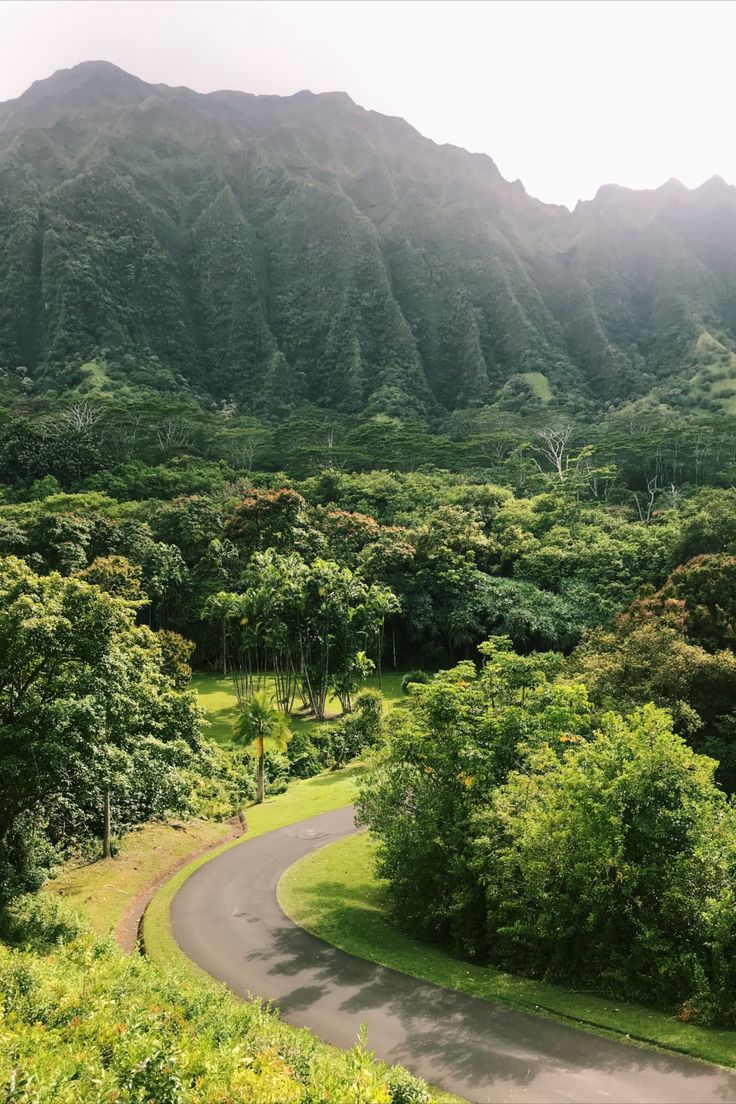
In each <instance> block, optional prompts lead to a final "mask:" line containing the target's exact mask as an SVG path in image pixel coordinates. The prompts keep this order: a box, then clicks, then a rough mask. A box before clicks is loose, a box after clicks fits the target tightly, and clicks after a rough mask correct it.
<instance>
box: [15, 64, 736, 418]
mask: <svg viewBox="0 0 736 1104" xmlns="http://www.w3.org/2000/svg"><path fill="white" fill-rule="evenodd" d="M0 288H1V290H2V294H1V295H0V369H3V370H4V371H5V372H6V379H7V380H8V381H9V386H10V387H11V388H12V387H14V386H18V384H19V381H20V382H21V383H22V384H23V386H24V387H25V389H26V391H27V390H28V389H30V390H32V391H33V392H34V393H40V394H44V393H48V394H53V393H61V392H64V391H67V390H70V389H73V388H75V387H77V386H78V385H79V384H80V382H81V381H82V380H83V378H84V377H83V374H82V373H81V372H80V368H81V366H82V365H83V364H85V363H87V362H89V361H90V360H92V359H93V358H95V357H99V358H102V359H104V360H105V361H106V362H107V363H108V364H109V365H110V370H111V372H112V374H113V375H114V376H115V377H116V378H118V379H121V380H125V379H136V380H137V381H139V382H140V381H147V382H148V383H149V384H150V386H152V387H155V388H159V389H164V390H167V389H172V390H184V391H185V390H187V389H189V390H190V391H191V392H193V393H194V394H195V395H199V396H203V397H205V398H206V399H208V400H214V401H222V400H234V401H235V402H236V403H237V404H238V406H239V408H240V409H242V410H243V411H244V412H253V413H255V414H264V413H265V414H273V413H276V414H278V413H280V412H282V411H288V410H289V409H291V408H292V407H293V406H295V405H297V404H299V403H301V402H304V401H308V402H311V403H314V404H316V405H318V406H324V407H327V408H330V409H335V410H340V411H343V412H345V413H363V412H366V413H389V414H399V415H400V416H402V417H406V416H411V415H412V414H416V415H422V414H427V413H441V412H442V411H453V410H457V409H463V408H466V407H468V406H480V405H483V404H489V403H493V402H495V401H497V400H498V399H499V398H503V397H504V396H506V397H507V396H508V395H509V394H510V393H512V394H513V393H516V394H518V395H519V396H520V400H519V401H524V398H525V396H526V397H528V398H529V401H533V402H537V403H542V404H544V403H546V402H550V401H556V402H564V401H565V400H566V399H567V398H568V397H572V398H573V399H574V401H575V402H578V403H580V402H582V403H586V404H588V406H589V407H590V408H596V407H603V406H605V405H607V404H614V405H620V404H622V403H625V402H629V401H632V400H637V399H639V398H641V397H642V396H645V395H648V394H650V393H651V394H654V395H657V396H661V400H662V401H664V402H667V403H673V404H674V405H685V406H687V404H688V403H692V402H698V401H700V400H701V399H705V401H706V402H710V403H711V404H713V403H715V404H716V406H718V404H719V402H720V400H719V398H718V396H719V395H720V393H721V391H723V387H721V388H715V389H713V388H711V389H710V392H709V394H708V395H707V396H703V394H702V390H701V389H700V387H699V385H698V381H699V380H700V381H701V382H702V371H703V355H704V353H703V340H706V341H712V342H714V343H715V344H716V345H717V346H718V347H719V348H720V349H721V350H723V352H722V354H719V355H722V357H723V358H725V360H724V363H725V361H729V364H730V360H729V358H730V357H731V356H732V355H733V353H734V351H735V350H736V294H735V293H736V189H734V188H733V187H731V186H729V185H727V184H726V183H725V182H724V181H722V180H720V178H717V177H714V178H713V179H712V180H710V181H708V182H707V183H706V184H704V185H702V186H701V187H700V188H697V189H694V190H692V191H690V190H688V189H686V188H684V186H683V185H681V184H679V183H678V182H677V181H670V182H668V183H667V184H665V185H663V186H662V187H661V188H658V189H656V190H652V191H639V192H637V191H633V190H630V189H625V188H620V187H617V186H615V185H606V186H604V187H602V188H601V189H600V190H599V191H598V193H597V195H596V196H595V198H594V199H592V200H590V201H586V202H581V203H579V204H578V205H577V206H576V208H575V210H574V211H572V212H570V211H568V210H567V209H566V208H563V207H557V206H553V205H548V204H544V203H541V202H540V201H538V200H536V199H534V198H532V197H531V196H529V195H527V194H526V192H525V191H524V189H523V186H522V185H521V184H520V182H518V181H515V182H513V183H509V182H508V181H506V180H504V178H503V177H502V176H501V174H500V173H499V171H498V169H497V167H496V166H495V164H494V163H493V161H492V160H491V159H490V158H489V157H487V156H485V155H481V154H471V153H468V152H466V151H465V150H462V149H459V148H457V147H454V146H447V145H446V146H439V145H437V144H435V143H434V142H432V141H430V140H428V139H425V138H423V137H422V136H421V135H420V134H418V133H417V131H415V130H414V129H413V128H412V127H411V126H409V125H408V124H407V123H406V122H404V121H403V120H402V119H399V118H394V117H388V116H383V115H380V114H378V113H377V112H373V111H366V110H364V109H363V108H361V107H359V106H357V105H356V104H355V103H353V101H352V100H351V99H350V97H349V96H347V95H346V94H345V93H343V92H334V93H325V94H319V95H315V94H313V93H311V92H300V93H297V94H296V95H294V96H290V97H277V96H253V95H250V94H248V93H243V92H231V91H222V92H214V93H209V94H198V93H195V92H192V91H190V90H189V89H186V88H170V87H167V86H165V85H153V84H147V83H146V82H144V81H141V80H139V79H138V78H137V77H134V76H131V75H130V74H128V73H125V72H123V71H122V70H120V69H118V68H117V67H115V66H113V65H111V64H109V63H106V62H86V63H83V64H82V65H78V66H76V67H75V68H73V69H70V70H63V71H60V72H58V73H55V74H54V75H53V76H52V77H50V78H48V79H47V80H42V81H37V82H36V83H34V84H33V85H32V86H31V88H29V89H28V90H27V91H26V92H25V93H24V94H23V95H22V96H20V97H19V98H18V99H17V100H13V101H9V102H7V103H5V104H0ZM704 335H705V338H704ZM708 355H710V354H708ZM728 370H729V374H730V367H729V369H728ZM540 377H543V378H542V379H540ZM693 381H695V382H694V383H693ZM723 401H724V402H725V403H730V396H729V395H728V394H726V398H725V399H724V400H723Z"/></svg>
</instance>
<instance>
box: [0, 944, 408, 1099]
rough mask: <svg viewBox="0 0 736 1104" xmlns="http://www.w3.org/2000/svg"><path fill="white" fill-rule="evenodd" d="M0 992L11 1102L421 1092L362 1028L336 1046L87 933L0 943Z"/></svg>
mask: <svg viewBox="0 0 736 1104" xmlns="http://www.w3.org/2000/svg"><path fill="white" fill-rule="evenodd" d="M0 992H1V993H2V994H3V1011H4V1014H5V1018H4V1020H3V1045H2V1047H0V1099H3V1100H5V1099H8V1100H12V1101H15V1102H18V1104H31V1102H32V1104H78V1102H79V1101H81V1100H97V1101H103V1100H104V1101H111V1100H120V1101H123V1100H125V1101H129V1102H130V1104H133V1102H143V1101H151V1102H153V1101H155V1104H201V1102H202V1101H212V1102H214V1101H226V1100H232V1101H236V1100H238V1101H245V1100H247V1101H248V1102H249V1104H274V1102H275V1101H278V1102H279V1104H307V1102H309V1101H315V1102H316V1101H323V1100H327V1099H329V1100H331V1101H335V1102H336V1104H340V1102H342V1104H348V1102H350V1104H425V1102H426V1101H427V1100H428V1095H427V1093H426V1087H425V1086H424V1085H423V1083H422V1082H418V1081H416V1079H415V1078H411V1077H409V1075H403V1071H401V1070H393V1069H392V1070H389V1069H388V1068H387V1067H386V1066H385V1065H384V1064H383V1063H379V1062H376V1061H375V1059H374V1058H373V1056H372V1055H371V1053H370V1052H369V1051H368V1050H367V1049H366V1047H365V1041H364V1039H363V1038H361V1039H360V1040H359V1041H358V1043H357V1045H356V1046H355V1047H353V1048H352V1049H351V1050H349V1051H347V1052H345V1053H340V1052H337V1051H335V1050H333V1049H332V1048H330V1047H327V1046H325V1045H323V1044H322V1043H320V1042H319V1041H318V1040H317V1039H315V1038H314V1036H311V1035H309V1034H308V1033H307V1032H305V1031H295V1030H294V1029H293V1028H289V1027H287V1026H286V1025H285V1024H283V1023H282V1022H281V1021H280V1020H279V1019H278V1018H277V1016H276V1015H275V1013H273V1012H272V1011H271V1010H269V1009H267V1008H264V1007H263V1006H262V1005H261V1004H260V1003H259V1002H257V1001H253V1002H248V1003H244V1002H240V1001H238V1000H236V999H234V998H233V997H232V996H231V995H230V994H229V993H228V992H227V990H226V989H225V988H224V987H220V986H217V987H213V986H212V985H210V984H209V983H207V982H201V981H199V980H191V979H189V978H187V977H186V976H184V975H181V974H179V973H178V972H177V971H173V972H172V973H167V974H166V975H165V976H164V975H162V974H161V973H160V972H159V971H158V970H157V969H156V967H155V966H153V965H152V964H151V963H150V962H148V961H147V960H146V959H145V958H140V957H138V956H125V955H122V954H121V953H120V952H119V951H118V950H117V949H116V948H115V947H114V946H113V945H112V943H110V942H107V941H105V942H102V941H96V940H93V939H92V938H91V937H89V936H83V937H81V938H79V939H77V940H75V941H74V942H72V943H69V944H67V945H65V946H62V947H59V948H57V949H56V950H54V951H53V952H52V953H51V954H49V955H47V956H43V957H42V956H40V955H38V954H33V953H30V952H27V951H11V950H9V949H7V948H4V947H0ZM402 1075H403V1076H402ZM392 1085H393V1086H394V1088H393V1089H392ZM402 1093H403V1095H401V1094H402Z"/></svg>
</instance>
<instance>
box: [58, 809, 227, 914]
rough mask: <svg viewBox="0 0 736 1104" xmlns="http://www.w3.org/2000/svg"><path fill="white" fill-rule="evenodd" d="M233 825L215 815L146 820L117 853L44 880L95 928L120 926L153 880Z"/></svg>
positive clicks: (220, 838) (223, 835)
mask: <svg viewBox="0 0 736 1104" xmlns="http://www.w3.org/2000/svg"><path fill="white" fill-rule="evenodd" d="M229 835H230V826H229V825H228V824H222V823H217V822H216V821H210V820H189V821H187V822H186V823H185V824H184V826H183V828H179V829H176V828H173V827H172V826H171V825H170V824H159V823H154V824H142V825H141V826H140V828H137V829H135V830H134V831H132V832H128V833H127V835H125V836H124V837H123V839H122V842H121V844H120V850H119V852H118V854H117V855H116V856H115V858H114V859H100V860H99V862H95V863H88V864H87V865H85V866H79V865H77V866H75V865H69V866H68V867H66V868H65V869H64V870H62V872H61V873H60V874H59V875H58V877H56V878H53V879H52V880H51V881H50V882H48V883H47V884H46V885H45V886H44V893H56V894H58V895H59V896H60V897H63V898H64V900H65V901H69V902H70V904H72V905H74V906H76V907H77V908H78V909H80V910H81V911H82V912H83V913H85V915H86V916H87V918H88V919H89V922H90V926H91V928H92V930H93V931H95V932H97V933H98V934H99V935H106V934H107V933H108V932H110V931H114V929H115V927H116V926H117V924H118V923H119V921H120V920H121V919H122V917H123V913H124V912H125V909H126V907H127V905H128V904H129V903H130V901H132V900H133V898H134V897H135V896H136V895H137V894H138V893H140V892H141V891H142V890H144V889H146V888H147V887H148V886H149V885H151V884H152V882H155V880H156V879H157V878H159V877H161V875H162V874H165V872H166V871H167V870H170V869H171V868H172V866H176V864H177V862H180V861H181V860H182V859H185V858H186V857H187V855H192V854H195V853H196V852H197V851H202V850H203V849H204V848H206V847H212V846H214V845H215V844H217V843H221V842H222V841H223V840H226V839H228V837H229Z"/></svg>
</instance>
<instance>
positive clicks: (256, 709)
mask: <svg viewBox="0 0 736 1104" xmlns="http://www.w3.org/2000/svg"><path fill="white" fill-rule="evenodd" d="M234 732H235V738H236V740H237V741H238V742H239V743H241V744H245V745H246V746H248V747H249V748H251V749H252V750H253V752H254V754H255V755H256V756H257V758H258V785H257V787H256V803H257V804H258V805H260V804H261V802H262V801H263V799H264V797H265V796H266V784H265V778H266V776H265V766H264V760H265V756H266V748H267V746H268V747H270V748H273V749H274V750H275V751H285V750H286V745H287V744H288V742H289V739H290V738H291V729H290V728H289V722H288V721H287V719H286V717H285V715H284V714H283V713H282V712H281V710H279V709H277V708H276V707H275V706H274V705H273V703H272V701H271V699H270V698H269V696H268V695H267V694H266V693H265V692H264V691H260V692H259V693H257V694H253V696H252V697H250V698H248V699H247V700H246V701H245V702H243V705H242V707H241V709H240V715H239V716H238V719H237V720H236V722H235V727H234Z"/></svg>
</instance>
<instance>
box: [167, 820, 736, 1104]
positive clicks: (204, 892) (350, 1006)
mask: <svg viewBox="0 0 736 1104" xmlns="http://www.w3.org/2000/svg"><path fill="white" fill-rule="evenodd" d="M352 831H354V824H353V810H352V808H346V809H338V810H337V811H335V812H332V813H324V814H323V815H321V816H317V817H313V818H312V819H311V820H305V821H302V822H301V823H299V824H293V825H290V826H289V827H286V828H280V829H278V830H277V831H275V832H269V833H268V834H267V835H264V836H259V837H258V838H256V839H254V840H251V841H250V842H248V843H246V844H244V845H243V846H241V847H235V848H233V849H232V850H230V851H226V852H225V853H224V854H223V855H220V856H219V857H218V858H216V859H212V860H211V861H210V862H208V863H205V865H204V866H202V867H200V869H199V870H197V871H196V873H195V874H194V875H193V876H192V877H191V878H190V879H189V880H188V881H187V882H185V884H184V885H183V886H182V888H181V889H180V890H179V892H178V893H177V895H176V897H175V898H174V901H173V904H172V910H171V911H172V923H173V931H174V936H175V938H176V940H177V942H178V944H179V946H180V947H181V948H182V950H183V951H184V952H185V953H186V954H187V955H189V957H190V958H192V959H194V961H195V962H197V963H198V964H199V965H200V966H202V967H203V968H204V969H205V970H206V971H207V972H208V973H209V974H211V975H212V976H213V977H216V978H218V979H219V980H220V981H224V982H225V983H226V984H227V985H228V986H229V987H230V988H231V989H232V990H233V991H234V992H236V993H237V994H239V995H240V996H242V997H247V996H249V995H250V994H257V995H259V996H261V997H264V998H265V999H268V1000H273V1001H274V1002H275V1003H276V1004H278V1006H279V1007H280V1009H281V1014H282V1016H283V1018H284V1019H285V1020H287V1021H288V1022H289V1023H291V1024H294V1025H296V1026H299V1027H308V1028H310V1029H311V1030H312V1031H314V1032H315V1034H317V1035H319V1036H320V1037H321V1038H323V1039H325V1040H326V1041H327V1042H330V1043H334V1044H336V1045H337V1046H340V1047H349V1046H352V1044H353V1043H354V1042H355V1039H356V1036H357V1034H358V1029H359V1027H360V1025H361V1023H364V1022H366V1023H367V1024H368V1041H369V1045H370V1047H371V1049H373V1050H375V1051H376V1053H377V1054H378V1056H379V1057H381V1058H383V1059H385V1060H386V1061H388V1062H399V1063H401V1064H402V1065H404V1066H406V1067H407V1068H408V1069H410V1070H413V1071H414V1072H415V1073H417V1074H418V1075H420V1076H421V1077H424V1078H426V1080H427V1081H429V1082H431V1083H432V1084H434V1085H437V1086H439V1087H441V1088H443V1089H445V1090H446V1091H448V1092H452V1093H457V1094H458V1095H460V1096H463V1097H465V1098H466V1099H467V1100H471V1101H476V1102H480V1104H486V1102H488V1104H490V1102H493V1104H499V1102H502V1101H503V1102H521V1101H524V1102H534V1104H553V1102H556V1101H574V1102H577V1104H593V1102H597V1101H607V1102H608V1104H645V1102H646V1104H711V1102H720V1104H723V1102H736V1073H733V1072H730V1071H727V1070H722V1069H720V1068H719V1067H715V1066H707V1065H704V1064H701V1063H699V1062H694V1061H690V1060H689V1059H686V1058H680V1057H678V1056H676V1055H665V1054H659V1053H657V1052H655V1051H651V1050H645V1049H643V1048H639V1047H635V1046H631V1045H628V1044H626V1043H620V1042H616V1041H615V1040H612V1039H607V1038H602V1037H598V1036H596V1035H591V1034H588V1033H586V1032H582V1031H577V1030H575V1029H574V1028H571V1027H566V1026H564V1025H561V1024H556V1023H554V1022H552V1021H549V1020H543V1019H537V1018H536V1017H534V1016H529V1015H526V1014H525V1013H523V1012H517V1011H516V1010H514V1009H512V1008H507V1007H505V1006H504V1005H500V1004H491V1003H489V1002H487V1001H482V1000H477V999H475V998H474V997H468V996H465V995H463V994H461V993H454V992H452V991H451V990H448V989H441V988H439V987H437V986H435V985H430V984H427V983H425V982H421V981H415V980H414V979H412V978H410V977H407V976H406V975H405V974H400V973H397V972H396V971H394V970H387V969H384V968H383V967H380V966H375V965H373V964H372V963H369V962H366V961H364V960H363V959H359V958H355V957H353V956H352V955H349V954H346V953H345V952H343V951H339V950H337V949H336V948H334V947H330V946H329V945H328V944H326V943H323V942H322V941H321V940H320V939H316V938H315V937H314V936H312V935H309V934H308V933H307V932H305V931H303V930H302V929H301V928H298V927H296V926H295V925H294V924H292V923H291V921H290V920H288V919H287V918H286V917H285V916H284V914H283V912H282V911H281V909H280V908H279V906H278V903H277V900H276V883H277V882H278V879H279V877H280V875H281V873H282V872H283V871H284V870H285V869H286V868H287V867H289V866H291V864H292V863H294V862H296V860H297V859H299V858H301V856H302V855H305V854H307V852H309V851H313V850H315V849H316V848H318V847H321V846H323V845H324V844H325V843H329V842H330V841H331V840H334V839H339V838H340V837H341V836H345V835H348V834H349V833H350V832H352Z"/></svg>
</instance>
